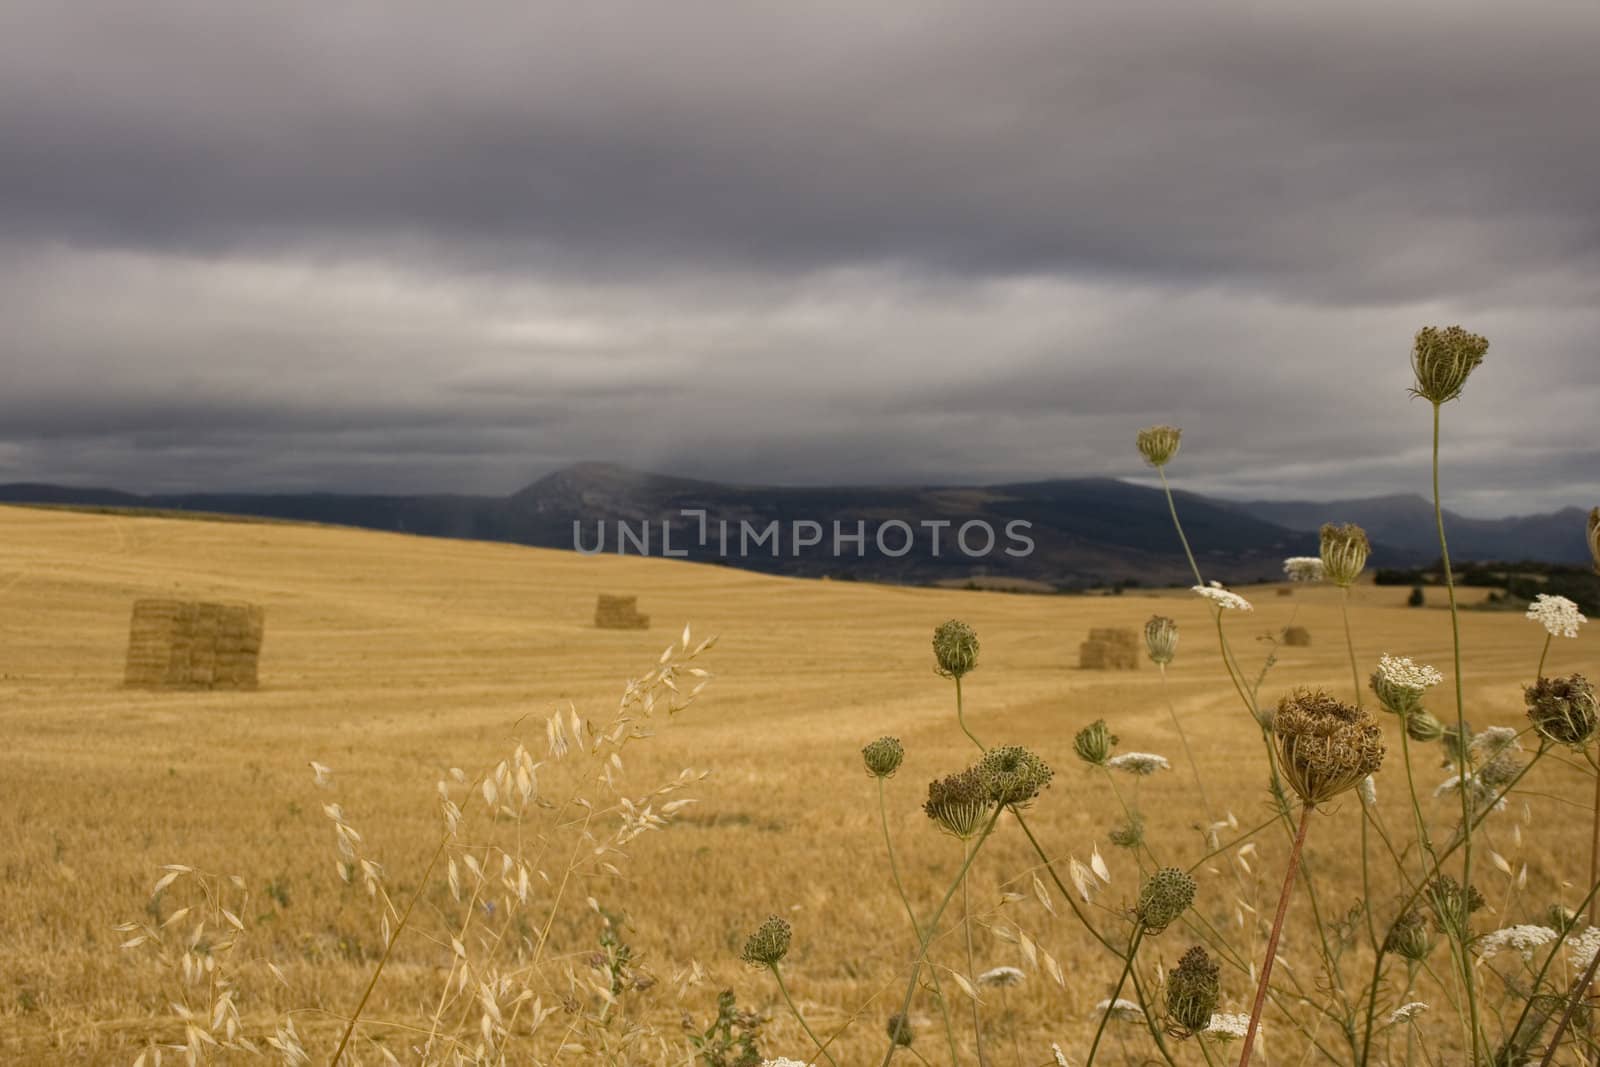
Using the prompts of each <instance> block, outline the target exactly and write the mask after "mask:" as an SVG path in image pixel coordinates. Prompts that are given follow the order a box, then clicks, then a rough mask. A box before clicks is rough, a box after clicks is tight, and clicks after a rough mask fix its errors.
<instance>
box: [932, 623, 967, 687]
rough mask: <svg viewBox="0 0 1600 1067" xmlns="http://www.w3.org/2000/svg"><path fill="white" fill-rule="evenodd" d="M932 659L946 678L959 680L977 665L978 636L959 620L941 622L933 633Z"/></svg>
mask: <svg viewBox="0 0 1600 1067" xmlns="http://www.w3.org/2000/svg"><path fill="white" fill-rule="evenodd" d="M933 658H934V661H935V663H937V665H938V666H937V668H936V669H937V670H938V672H939V673H940V674H941V675H943V676H944V677H946V678H960V677H962V676H963V675H966V674H969V673H970V672H971V671H972V669H973V668H974V667H976V666H977V665H978V635H977V633H976V632H975V631H974V630H973V629H972V627H970V626H968V625H967V624H966V623H964V622H962V621H961V620H960V619H951V620H949V621H948V622H942V623H940V624H939V626H938V628H937V629H935V630H934V631H933Z"/></svg>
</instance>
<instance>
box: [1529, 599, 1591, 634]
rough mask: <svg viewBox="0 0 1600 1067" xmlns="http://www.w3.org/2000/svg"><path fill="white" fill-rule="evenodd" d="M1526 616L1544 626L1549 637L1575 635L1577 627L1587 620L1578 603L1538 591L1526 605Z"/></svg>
mask: <svg viewBox="0 0 1600 1067" xmlns="http://www.w3.org/2000/svg"><path fill="white" fill-rule="evenodd" d="M1527 618H1529V619H1531V620H1532V621H1534V622H1536V623H1538V624H1539V625H1540V626H1543V627H1544V631H1545V633H1547V634H1549V635H1550V636H1551V637H1577V636H1578V627H1580V626H1582V625H1583V624H1584V623H1586V622H1588V621H1589V620H1588V619H1586V618H1584V617H1583V613H1582V612H1581V611H1579V610H1578V605H1577V604H1575V603H1573V602H1572V601H1570V600H1568V599H1567V598H1566V597H1564V596H1551V595H1550V594H1549V593H1540V594H1539V595H1538V596H1536V597H1534V598H1533V603H1532V604H1530V605H1528V614H1527Z"/></svg>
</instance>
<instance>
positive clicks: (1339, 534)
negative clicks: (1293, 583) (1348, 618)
mask: <svg viewBox="0 0 1600 1067" xmlns="http://www.w3.org/2000/svg"><path fill="white" fill-rule="evenodd" d="M1371 553H1372V543H1371V542H1370V541H1368V540H1367V532H1366V531H1365V530H1363V529H1362V528H1361V527H1359V526H1357V525H1355V524H1354V523H1345V524H1344V525H1343V526H1335V525H1334V524H1333V523H1331V522H1330V523H1325V524H1324V525H1323V527H1322V572H1323V575H1324V577H1326V578H1327V580H1328V581H1330V582H1332V583H1333V584H1334V585H1337V586H1339V587H1340V588H1341V589H1348V588H1349V587H1350V586H1352V585H1354V584H1355V582H1356V580H1357V579H1359V578H1360V577H1361V572H1362V570H1364V569H1365V568H1366V566H1367V556H1369V555H1370V554H1371Z"/></svg>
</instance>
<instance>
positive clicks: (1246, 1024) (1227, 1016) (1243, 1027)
mask: <svg viewBox="0 0 1600 1067" xmlns="http://www.w3.org/2000/svg"><path fill="white" fill-rule="evenodd" d="M1249 1032H1250V1016H1248V1015H1246V1014H1244V1013H1243V1012H1218V1013H1217V1014H1215V1015H1213V1016H1211V1022H1210V1024H1209V1025H1207V1026H1206V1033H1208V1034H1210V1035H1211V1036H1212V1037H1215V1038H1217V1039H1218V1040H1219V1041H1232V1040H1233V1039H1234V1038H1236V1037H1243V1036H1244V1035H1245V1034H1247V1033H1249Z"/></svg>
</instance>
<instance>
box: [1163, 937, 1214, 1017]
mask: <svg viewBox="0 0 1600 1067" xmlns="http://www.w3.org/2000/svg"><path fill="white" fill-rule="evenodd" d="M1220 973H1221V968H1219V967H1218V966H1217V964H1216V962H1215V961H1214V960H1212V958H1211V957H1210V956H1208V955H1206V950H1205V949H1203V948H1201V947H1200V946H1199V945H1196V946H1194V947H1193V948H1191V949H1190V950H1189V951H1188V952H1185V953H1184V954H1183V956H1182V958H1180V959H1179V960H1178V966H1177V967H1175V968H1174V969H1173V971H1172V973H1171V974H1170V975H1168V976H1167V1014H1168V1015H1169V1016H1170V1017H1171V1019H1172V1023H1173V1033H1174V1035H1175V1036H1178V1037H1188V1036H1190V1035H1192V1034H1198V1033H1200V1032H1201V1031H1202V1030H1204V1029H1205V1028H1206V1027H1208V1026H1210V1025H1211V1016H1212V1014H1213V1013H1215V1012H1216V1010H1217V998H1218V997H1220V996H1221V995H1222V981H1221V978H1220V977H1219V975H1220Z"/></svg>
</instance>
